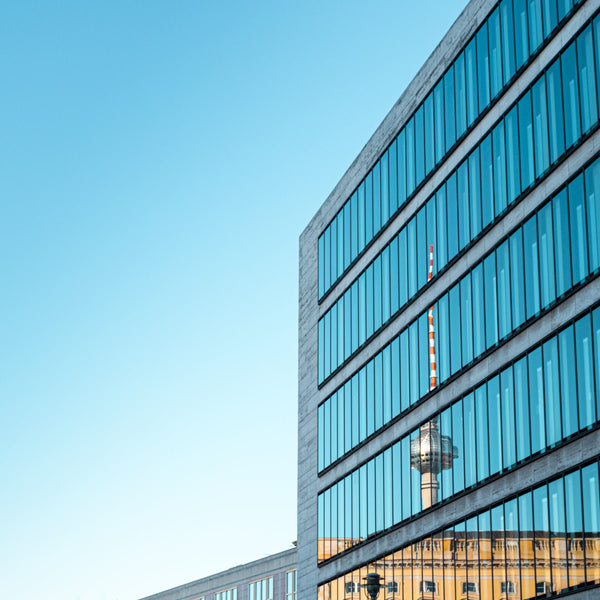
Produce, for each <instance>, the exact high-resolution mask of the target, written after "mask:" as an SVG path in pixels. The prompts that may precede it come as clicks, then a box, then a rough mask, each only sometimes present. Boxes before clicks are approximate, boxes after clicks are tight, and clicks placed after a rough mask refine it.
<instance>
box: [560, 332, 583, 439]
mask: <svg viewBox="0 0 600 600" xmlns="http://www.w3.org/2000/svg"><path fill="white" fill-rule="evenodd" d="M558 349H559V360H560V391H561V403H562V431H563V436H565V437H567V436H569V435H571V434H573V433H575V432H576V431H577V430H578V423H577V387H576V386H577V378H576V374H575V364H574V361H573V357H574V356H575V345H574V341H573V327H572V326H571V327H567V329H565V330H564V331H561V332H560V333H559V335H558Z"/></svg>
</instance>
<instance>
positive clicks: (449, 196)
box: [446, 173, 458, 261]
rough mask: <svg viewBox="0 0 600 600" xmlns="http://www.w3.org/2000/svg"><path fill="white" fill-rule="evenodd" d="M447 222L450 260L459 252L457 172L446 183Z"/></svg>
mask: <svg viewBox="0 0 600 600" xmlns="http://www.w3.org/2000/svg"><path fill="white" fill-rule="evenodd" d="M446 200H447V219H448V220H447V224H448V261H451V260H452V259H453V258H454V257H455V256H456V254H457V253H458V197H457V189H456V173H454V174H452V176H451V177H450V178H449V179H448V181H447V183H446Z"/></svg>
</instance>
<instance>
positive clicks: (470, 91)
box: [465, 38, 479, 126]
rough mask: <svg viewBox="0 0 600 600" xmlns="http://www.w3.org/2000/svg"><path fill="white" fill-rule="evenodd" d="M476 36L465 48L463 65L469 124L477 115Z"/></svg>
mask: <svg viewBox="0 0 600 600" xmlns="http://www.w3.org/2000/svg"><path fill="white" fill-rule="evenodd" d="M476 44H477V41H476V38H473V39H472V40H471V41H470V42H469V44H468V45H467V47H466V48H465V67H466V75H467V122H468V124H469V126H471V125H472V123H473V121H475V119H476V118H477V117H478V116H479V107H478V101H477V95H478V92H477V49H476Z"/></svg>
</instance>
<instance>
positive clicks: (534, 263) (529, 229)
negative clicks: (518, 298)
mask: <svg viewBox="0 0 600 600" xmlns="http://www.w3.org/2000/svg"><path fill="white" fill-rule="evenodd" d="M523 250H524V256H525V264H526V265H527V268H526V269H525V317H526V318H527V319H530V318H532V317H533V316H535V315H537V314H538V313H539V312H540V275H539V259H538V236H537V217H536V215H533V217H531V218H530V219H528V220H527V222H526V223H525V224H524V225H523Z"/></svg>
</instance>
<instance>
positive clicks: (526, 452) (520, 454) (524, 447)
mask: <svg viewBox="0 0 600 600" xmlns="http://www.w3.org/2000/svg"><path fill="white" fill-rule="evenodd" d="M514 377H515V413H516V421H515V424H516V439H517V460H523V459H524V458H527V457H528V456H530V455H531V441H530V431H529V373H528V369H527V357H523V358H522V359H521V360H519V361H517V362H516V363H515V365H514Z"/></svg>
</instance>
